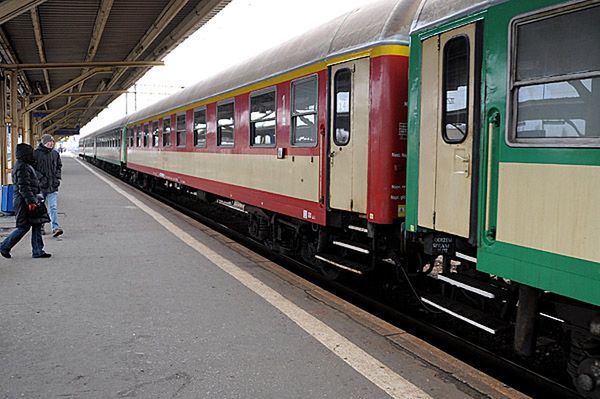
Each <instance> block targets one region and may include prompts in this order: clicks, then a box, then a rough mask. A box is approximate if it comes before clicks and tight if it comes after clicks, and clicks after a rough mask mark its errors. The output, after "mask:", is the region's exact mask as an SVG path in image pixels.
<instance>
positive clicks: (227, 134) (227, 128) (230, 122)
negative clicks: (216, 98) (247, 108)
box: [217, 102, 235, 147]
mask: <svg viewBox="0 0 600 399" xmlns="http://www.w3.org/2000/svg"><path fill="white" fill-rule="evenodd" d="M234 143H235V122H234V105H233V102H229V103H225V104H219V105H217V145H218V146H220V147H233V144H234Z"/></svg>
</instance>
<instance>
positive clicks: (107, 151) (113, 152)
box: [96, 147, 121, 164]
mask: <svg viewBox="0 0 600 399" xmlns="http://www.w3.org/2000/svg"><path fill="white" fill-rule="evenodd" d="M96 158H103V159H105V160H110V161H113V162H114V163H117V164H118V163H119V162H121V161H120V159H119V149H118V148H111V147H98V148H97V149H96Z"/></svg>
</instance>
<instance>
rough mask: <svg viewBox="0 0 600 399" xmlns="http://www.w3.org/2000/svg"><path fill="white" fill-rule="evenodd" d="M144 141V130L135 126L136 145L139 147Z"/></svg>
mask: <svg viewBox="0 0 600 399" xmlns="http://www.w3.org/2000/svg"><path fill="white" fill-rule="evenodd" d="M141 142H142V132H141V130H140V128H139V127H137V126H136V127H135V146H136V147H139V146H140V145H141Z"/></svg>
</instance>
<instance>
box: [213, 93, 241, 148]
mask: <svg viewBox="0 0 600 399" xmlns="http://www.w3.org/2000/svg"><path fill="white" fill-rule="evenodd" d="M229 104H232V105H233V143H231V144H226V145H223V144H222V143H221V126H219V107H221V106H223V105H229ZM216 125H217V147H218V148H233V147H235V125H236V123H235V98H230V99H227V100H223V101H219V102H218V103H217V109H216Z"/></svg>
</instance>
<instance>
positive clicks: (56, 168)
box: [34, 134, 63, 237]
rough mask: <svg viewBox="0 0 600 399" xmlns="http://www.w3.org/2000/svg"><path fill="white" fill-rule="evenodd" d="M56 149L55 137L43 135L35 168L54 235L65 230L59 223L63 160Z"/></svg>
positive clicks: (35, 153) (36, 154) (35, 155)
mask: <svg viewBox="0 0 600 399" xmlns="http://www.w3.org/2000/svg"><path fill="white" fill-rule="evenodd" d="M53 149H54V137H52V136H51V135H49V134H44V135H43V136H42V141H41V143H40V145H39V146H38V148H36V149H35V152H34V157H35V169H36V170H37V172H38V177H39V179H40V186H41V187H42V194H43V195H44V198H45V199H46V202H47V203H48V210H49V211H50V220H51V225H52V236H53V237H58V236H59V235H61V234H62V233H63V230H62V229H61V228H60V226H59V225H58V186H60V179H61V177H62V176H61V171H62V162H61V161H60V154H59V153H58V151H53Z"/></svg>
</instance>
